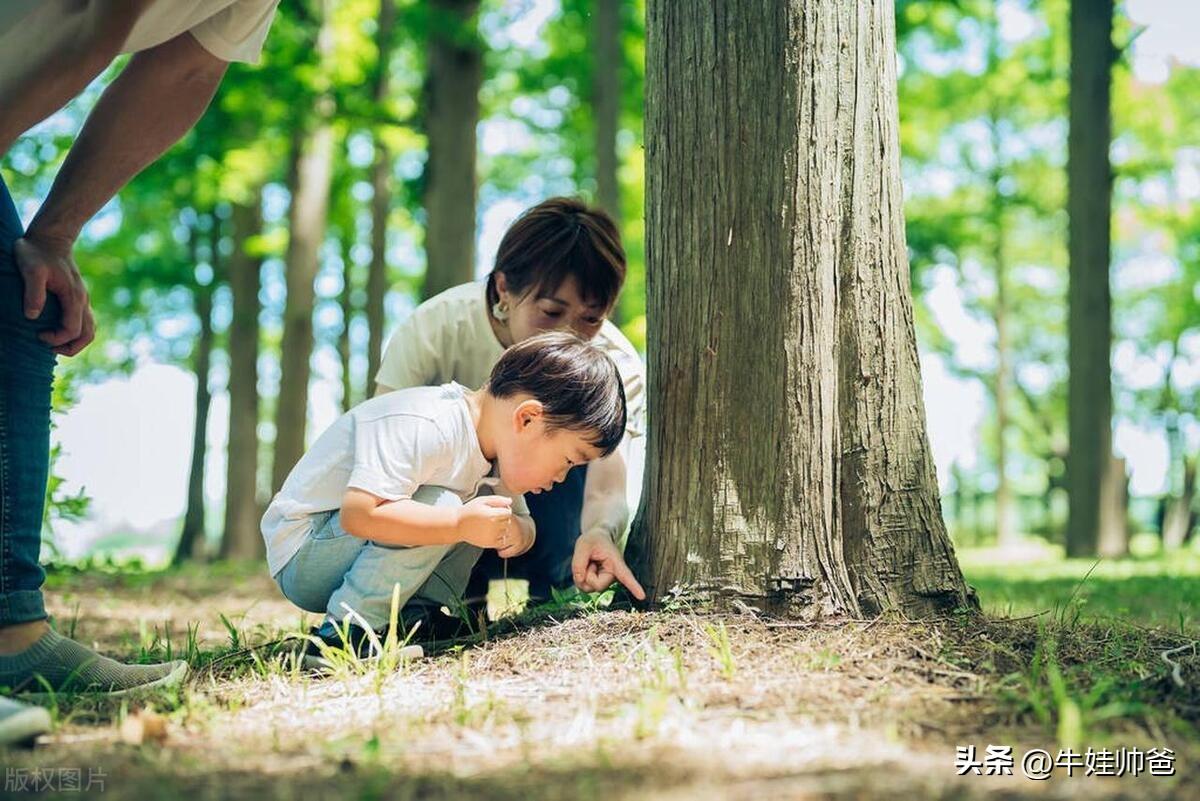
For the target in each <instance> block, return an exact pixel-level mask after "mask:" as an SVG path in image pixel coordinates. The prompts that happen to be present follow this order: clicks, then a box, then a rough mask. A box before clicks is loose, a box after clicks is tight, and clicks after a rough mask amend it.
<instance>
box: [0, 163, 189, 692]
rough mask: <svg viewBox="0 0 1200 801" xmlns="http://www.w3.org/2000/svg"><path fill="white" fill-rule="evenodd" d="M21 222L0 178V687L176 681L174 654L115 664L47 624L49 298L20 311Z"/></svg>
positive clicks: (178, 670) (101, 687) (53, 314)
mask: <svg viewBox="0 0 1200 801" xmlns="http://www.w3.org/2000/svg"><path fill="white" fill-rule="evenodd" d="M20 236H21V223H20V220H19V218H18V217H17V212H16V208H15V207H14V205H13V202H12V198H11V197H10V196H9V194H8V188H7V187H6V186H5V185H4V181H3V179H2V178H0V688H8V689H9V690H10V691H26V690H29V691H37V690H42V689H45V686H46V685H50V687H51V688H53V689H56V690H57V689H71V688H74V689H88V690H96V691H103V692H122V691H125V690H129V689H133V688H135V687H145V686H148V685H153V686H164V685H170V684H176V683H178V682H179V681H182V680H183V677H184V676H185V675H186V673H187V665H186V663H184V662H171V663H168V664H160V665H123V664H121V663H119V662H116V661H115V660H112V659H109V658H108V657H104V656H101V655H100V654H97V653H96V652H95V651H92V650H91V649H90V648H87V647H86V646H84V645H81V644H79V643H77V642H75V641H74V640H70V639H67V638H66V637H62V636H60V635H59V634H58V633H57V632H55V631H54V630H53V629H52V628H50V626H49V625H48V623H47V615H46V608H45V604H44V600H43V597H42V591H41V587H42V582H43V580H44V579H45V571H43V570H42V568H41V566H40V565H39V563H38V556H39V553H40V551H41V544H42V514H43V511H44V509H45V501H46V479H47V474H48V471H49V463H50V390H51V385H52V383H53V380H54V364H55V356H54V353H53V352H52V351H51V350H50V348H49V347H48V346H47V345H45V343H43V342H42V341H41V340H40V339H38V336H37V335H38V333H40V332H42V331H49V330H53V329H55V328H56V327H57V326H58V320H59V314H60V311H61V309H60V307H59V305H58V302H57V300H56V299H55V298H54V297H53V296H49V297H47V299H46V305H45V308H44V309H43V310H42V314H41V315H40V316H39V317H38V318H37V319H36V320H27V319H25V312H24V305H23V302H22V299H23V295H24V283H23V282H22V280H21V276H20V274H19V273H18V271H17V267H16V263H15V262H14V260H13V250H12V247H13V242H15V241H16V240H17V239H18V238H19V237H20Z"/></svg>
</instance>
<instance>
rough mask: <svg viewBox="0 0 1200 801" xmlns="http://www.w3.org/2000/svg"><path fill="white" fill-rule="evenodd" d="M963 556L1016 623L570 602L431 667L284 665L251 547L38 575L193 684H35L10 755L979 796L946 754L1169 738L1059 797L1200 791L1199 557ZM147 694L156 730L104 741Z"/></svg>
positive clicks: (120, 781)
mask: <svg viewBox="0 0 1200 801" xmlns="http://www.w3.org/2000/svg"><path fill="white" fill-rule="evenodd" d="M960 555H961V557H962V562H963V565H964V569H965V572H966V573H967V576H968V579H969V580H970V581H971V583H972V584H974V585H975V586H976V587H977V588H978V589H979V592H980V597H981V600H982V602H983V605H984V607H985V609H987V610H989V611H990V612H991V613H993V615H994V616H995V615H998V616H1001V617H1007V618H1016V619H1010V620H1003V619H996V618H995V617H993V618H991V619H989V618H977V617H974V616H971V615H952V616H950V617H948V618H945V619H940V620H934V621H905V620H901V619H895V618H891V617H889V618H887V619H880V620H875V621H837V620H828V621H823V620H813V621H781V620H772V619H768V618H763V617H761V616H758V615H754V614H749V613H741V614H737V613H730V614H724V613H722V614H717V613H713V612H708V611H705V610H703V609H696V608H692V607H691V606H689V605H688V604H687V603H686V601H685V599H682V598H674V599H672V610H673V611H663V610H659V611H652V612H638V611H630V610H613V609H611V608H605V606H604V601H606V600H608V599H607V598H606V599H603V600H597V599H595V598H592V597H590V596H578V595H571V594H565V595H560V596H558V597H556V598H555V599H554V600H553V601H552V602H551V603H548V604H545V605H543V606H542V607H539V608H537V609H533V610H527V612H526V613H525V614H524V615H523V616H522V617H519V618H517V619H515V620H510V622H509V623H508V624H506V625H505V627H504V628H503V630H502V631H500V632H499V633H497V632H492V633H490V634H488V635H486V636H480V637H477V638H475V640H474V641H473V642H471V643H466V644H463V645H461V646H457V647H452V648H449V649H447V650H445V651H444V652H442V653H440V654H435V655H433V656H431V657H429V658H426V659H421V660H416V661H406V660H403V659H401V658H399V656H398V654H399V650H398V649H399V648H400V647H402V645H403V642H404V641H403V639H401V638H398V637H393V638H389V640H388V641H386V642H381V643H380V646H381V648H382V649H383V650H384V652H385V653H392V654H393V655H397V658H396V659H393V660H390V661H389V660H381V662H382V664H381V663H363V662H360V661H357V660H354V659H353V658H347V659H345V660H344V662H343V663H339V665H340V667H339V668H338V669H335V671H334V673H333V675H332V676H328V677H325V678H320V677H316V676H313V675H311V674H308V673H304V672H303V671H301V670H299V668H298V664H297V661H296V659H295V658H294V654H295V651H296V649H297V647H298V646H299V645H302V644H303V637H304V636H305V632H306V631H307V627H308V625H309V624H310V623H312V622H315V616H307V615H305V614H302V613H300V612H298V611H297V610H296V609H295V608H294V607H292V606H291V605H290V604H289V603H287V602H286V601H285V600H283V599H282V598H281V597H280V596H279V595H278V592H277V590H276V589H275V588H274V585H273V584H272V583H271V581H270V579H269V578H267V577H266V576H265V575H264V571H262V570H261V567H260V566H257V565H237V564H226V565H212V566H202V567H185V568H183V569H180V570H166V571H150V572H146V571H142V572H136V571H124V572H123V571H122V570H119V569H104V568H101V569H97V570H65V571H60V570H54V571H52V572H51V576H50V580H49V581H48V591H47V596H48V602H49V604H50V605H51V608H52V611H53V614H54V615H55V617H56V625H57V626H58V627H59V628H60V630H64V631H74V632H75V634H76V636H78V637H80V638H82V639H83V640H84V641H85V642H96V643H97V644H99V645H100V647H101V648H102V650H105V651H106V652H109V653H112V654H114V655H117V656H121V657H123V658H126V659H131V660H137V661H155V660H158V659H165V658H169V657H180V658H186V659H187V660H188V662H189V663H190V664H191V666H192V678H191V679H190V680H189V683H188V685H187V686H186V687H185V688H183V689H181V690H178V691H175V692H171V693H160V694H156V695H154V696H151V697H149V698H144V699H139V700H138V701H111V700H105V699H102V698H93V697H86V696H74V697H72V696H63V697H57V698H54V699H53V701H52V706H51V708H52V712H53V714H54V719H55V730H54V732H53V733H52V734H51V735H50V736H49V737H47V738H44V739H43V741H42V742H41V744H40V745H39V746H38V748H37V749H35V750H33V751H29V752H10V753H5V755H4V756H5V759H6V763H7V762H11V763H12V764H14V765H22V766H38V765H41V766H48V765H65V766H85V767H86V766H89V765H100V766H103V767H104V769H105V771H106V772H107V773H108V775H109V776H110V779H109V781H108V783H107V785H106V787H105V792H104V797H106V798H124V797H129V798H139V799H140V798H147V799H154V798H176V797H180V796H185V797H191V796H192V795H197V796H203V797H241V796H243V795H246V796H249V795H255V796H260V795H261V796H264V797H268V798H289V797H296V796H298V795H303V796H304V797H306V798H354V799H359V798H383V797H387V798H429V799H440V798H446V799H450V798H455V799H457V798H465V799H471V798H514V799H522V801H538V800H539V799H549V798H567V797H569V798H576V799H590V798H596V799H599V798H616V799H621V798H630V799H633V798H638V799H641V798H655V797H664V798H680V799H683V798H687V799H692V798H696V799H706V798H714V799H715V798H721V799H724V798H754V797H763V796H766V797H780V798H791V797H855V798H857V797H876V796H880V797H913V798H960V797H961V798H975V797H979V798H983V797H992V796H991V792H992V791H993V790H994V789H996V787H995V786H993V785H994V783H992V784H989V783H988V781H987V780H984V781H982V782H981V781H979V780H978V779H977V780H976V781H975V782H974V783H967V782H963V781H959V780H956V778H955V776H954V772H955V771H954V766H953V759H954V753H955V747H956V746H957V745H965V744H969V743H974V744H976V745H977V746H978V747H979V750H980V751H982V750H983V748H984V746H985V745H986V744H988V743H1006V744H1010V745H1013V746H1014V749H1015V750H1017V752H1018V753H1020V750H1019V749H1021V748H1030V747H1035V746H1036V747H1042V748H1047V749H1049V750H1053V749H1055V748H1059V747H1067V746H1074V747H1085V746H1096V747H1101V746H1105V745H1107V746H1110V747H1119V746H1132V745H1138V746H1141V747H1143V748H1145V747H1151V746H1160V745H1169V746H1171V747H1173V748H1175V749H1176V751H1177V753H1178V754H1179V765H1180V767H1181V771H1180V774H1179V775H1178V776H1176V777H1174V778H1170V777H1166V778H1160V777H1154V779H1153V781H1149V780H1147V779H1146V778H1145V777H1143V778H1142V779H1141V780H1137V781H1131V780H1128V779H1121V780H1115V779H1105V780H1104V781H1103V782H1101V783H1099V784H1097V783H1096V782H1095V781H1091V780H1083V779H1072V780H1070V781H1069V782H1068V781H1064V782H1058V783H1057V784H1056V787H1055V794H1056V795H1055V797H1064V798H1065V797H1074V796H1085V795H1086V796H1087V797H1089V798H1091V797H1106V796H1107V797H1118V796H1121V795H1122V794H1123V795H1124V796H1125V797H1138V798H1151V799H1156V798H1169V797H1181V798H1182V797H1197V796H1198V795H1200V777H1198V776H1197V775H1196V772H1195V771H1194V769H1192V768H1190V766H1191V765H1195V764H1197V762H1198V760H1200V734H1198V732H1197V727H1198V726H1200V690H1198V689H1197V688H1198V687H1200V655H1197V653H1196V646H1195V643H1196V632H1195V628H1194V626H1195V621H1196V609H1195V601H1193V600H1191V599H1192V598H1197V597H1200V594H1192V595H1190V596H1189V595H1188V593H1187V592H1181V591H1180V589H1179V587H1178V583H1180V582H1182V583H1185V584H1186V583H1188V582H1195V581H1197V580H1198V579H1200V564H1197V561H1198V560H1196V559H1195V558H1194V555H1191V554H1188V555H1184V557H1183V558H1182V559H1180V558H1172V559H1164V558H1162V557H1157V556H1156V557H1142V558H1138V559H1134V560H1128V561H1126V562H1116V563H1106V562H1101V563H1100V564H1093V563H1092V562H1084V561H1079V562H1071V561H1068V562H1058V563H1055V562H1053V561H1051V560H1049V559H1035V560H1033V561H1029V562H1025V563H1020V564H1009V565H1007V566H1004V565H1001V564H999V563H998V562H997V561H996V558H995V554H987V553H983V552H969V551H968V552H962V553H961V554H960ZM1089 570H1090V573H1089ZM1124 582H1133V583H1134V584H1135V585H1136V587H1130V586H1129V585H1128V584H1125V583H1124ZM519 590H520V588H517V590H516V591H512V590H511V589H510V590H509V591H505V592H502V593H501V595H499V596H497V598H495V599H494V600H495V601H496V602H497V603H496V608H498V609H510V608H511V602H512V600H513V597H516V596H519V595H520V591H519ZM1164 655H1167V658H1166V659H1164ZM335 658H336V657H335ZM1173 665H1174V666H1177V667H1178V675H1179V679H1180V681H1179V682H1176V680H1175V678H1174V669H1173ZM147 706H150V707H152V708H153V710H154V712H155V713H156V714H158V715H161V716H162V717H164V718H165V719H166V721H167V725H168V732H169V736H168V737H167V739H166V741H165V742H164V743H162V744H161V745H160V744H155V743H144V744H140V745H137V744H131V743H128V742H124V741H122V737H121V723H122V721H124V720H125V719H126V718H127V717H129V716H130V715H135V714H143V710H144V709H145V708H146V707H147ZM85 775H86V771H85ZM218 777H219V778H218ZM1021 782H1023V783H1021ZM1034 784H1037V783H1031V782H1028V781H1024V780H1020V781H1018V782H1017V783H1015V784H1010V785H1008V789H1009V791H1011V792H1014V793H1017V794H1018V795H1019V794H1021V793H1024V792H1026V791H1029V790H1031V789H1039V788H1038V787H1031V785H1034ZM1045 789H1047V790H1049V789H1050V788H1049V787H1047V788H1045ZM1114 794H1115V795H1114ZM1006 797H1008V796H1006ZM1013 797H1016V796H1013Z"/></svg>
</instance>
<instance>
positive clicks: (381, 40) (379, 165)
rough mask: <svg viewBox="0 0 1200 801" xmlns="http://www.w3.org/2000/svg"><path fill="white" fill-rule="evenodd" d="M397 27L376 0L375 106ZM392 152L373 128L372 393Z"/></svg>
mask: <svg viewBox="0 0 1200 801" xmlns="http://www.w3.org/2000/svg"><path fill="white" fill-rule="evenodd" d="M395 28H396V3H395V0H379V22H378V25H377V27H376V29H375V50H376V53H377V61H376V64H375V76H374V80H375V85H374V87H373V91H372V96H373V97H374V99H375V103H376V105H377V106H379V107H382V106H383V105H384V103H386V102H387V98H388V91H389V86H390V83H389V80H388V67H389V64H390V63H391V55H392V46H393V40H394V38H395V37H394V35H393V34H394V32H395ZM391 177H392V154H391V152H390V151H389V150H388V146H387V142H386V141H384V138H383V137H382V136H380V135H379V134H378V131H376V135H375V161H374V162H373V163H372V164H371V187H372V188H373V189H374V194H373V195H372V197H371V265H370V267H369V268H368V270H367V332H368V334H367V388H366V395H367V396H368V397H369V396H371V395H373V394H374V386H375V374H376V373H378V372H379V361H380V359H381V358H382V356H383V337H384V333H385V332H384V325H385V323H386V321H385V319H384V314H383V301H384V296H385V295H386V294H387V222H388V213H389V212H390V211H391V208H392V185H391Z"/></svg>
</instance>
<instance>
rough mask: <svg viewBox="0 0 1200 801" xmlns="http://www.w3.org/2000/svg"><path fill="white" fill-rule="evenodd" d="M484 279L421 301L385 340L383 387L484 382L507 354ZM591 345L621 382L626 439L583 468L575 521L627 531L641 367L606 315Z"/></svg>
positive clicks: (642, 420) (640, 441)
mask: <svg viewBox="0 0 1200 801" xmlns="http://www.w3.org/2000/svg"><path fill="white" fill-rule="evenodd" d="M488 315H489V312H488V308H487V281H486V279H485V280H480V281H472V282H470V283H466V284H460V285H459V286H456V287H451V288H450V289H447V290H446V291H445V292H442V293H441V294H439V295H436V296H434V297H432V298H430V299H429V300H427V301H425V302H424V303H422V304H421V305H420V306H418V307H417V308H416V309H415V310H414V311H413V313H412V314H411V315H409V316H408V318H407V319H405V320H404V322H402V323H401V324H400V325H399V327H397V329H396V331H395V332H394V333H393V334H392V335H391V337H390V338H389V339H388V342H387V345H386V347H385V348H384V352H383V359H382V361H381V363H380V365H379V373H378V375H377V376H376V377H375V380H376V382H377V383H378V384H379V385H380V386H381V387H386V388H388V389H404V388H405V387H416V386H422V385H426V384H441V383H444V382H447V381H457V382H459V383H460V384H465V385H467V386H469V387H472V388H476V389H477V388H479V387H482V386H483V385H484V384H486V383H487V380H488V377H489V376H490V375H491V372H492V367H493V366H494V365H495V364H496V362H497V361H498V360H499V359H500V356H501V355H502V354H503V353H504V346H503V345H501V344H500V342H499V341H498V340H497V339H496V334H495V332H494V331H492V326H491V323H490V322H489V321H488ZM592 344H594V345H596V346H597V347H599V348H600V349H601V350H603V351H604V352H605V353H607V354H608V355H609V356H610V357H611V358H612V360H613V362H614V363H615V364H616V366H617V372H618V373H620V375H621V382H622V384H624V387H625V405H626V418H625V419H626V424H625V438H624V440H623V441H622V443H621V446H620V448H619V453H618V454H613V455H612V456H609V457H606V458H605V459H601V460H599V461H597V462H595V463H593V464H592V465H591V466H589V468H588V472H587V479H586V481H585V484H584V501H583V509H582V517H581V520H580V523H581V525H582V528H583V531H585V532H587V531H590V530H592V529H593V528H603V529H605V530H607V531H609V532H610V533H611V535H612V536H613V538H614V539H616V540H618V541H619V540H620V539H621V538H622V537H624V536H625V533H626V530H627V528H628V525H629V522H630V520H631V519H632V512H633V511H634V510H636V509H637V505H638V501H639V499H640V496H641V488H642V472H643V470H644V466H645V462H646V445H645V442H646V439H645V436H644V434H645V431H646V369H645V366H644V365H643V364H642V359H641V357H640V356H639V355H638V352H637V350H636V349H635V348H634V347H633V345H632V343H630V341H629V340H628V339H627V338H626V337H625V335H624V334H622V333H621V331H620V329H618V328H617V327H616V326H615V325H613V324H612V322H611V321H610V320H605V321H604V324H603V325H601V326H600V331H599V333H597V334H596V336H595V337H593V338H592Z"/></svg>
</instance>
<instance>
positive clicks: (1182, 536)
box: [1162, 457, 1200, 551]
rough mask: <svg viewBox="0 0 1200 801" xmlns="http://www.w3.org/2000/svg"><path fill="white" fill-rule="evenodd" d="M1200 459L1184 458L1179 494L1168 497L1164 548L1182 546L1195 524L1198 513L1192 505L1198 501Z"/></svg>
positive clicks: (1163, 527)
mask: <svg viewBox="0 0 1200 801" xmlns="http://www.w3.org/2000/svg"><path fill="white" fill-rule="evenodd" d="M1198 462H1200V459H1192V460H1190V461H1189V460H1188V459H1187V458H1186V457H1184V458H1183V485H1182V488H1181V489H1180V492H1179V494H1178V495H1174V496H1170V495H1169V496H1168V497H1167V508H1166V512H1165V514H1164V515H1163V523H1162V541H1163V550H1167V551H1174V550H1178V549H1179V548H1182V547H1183V545H1184V543H1186V542H1187V540H1188V534H1189V532H1190V531H1191V530H1192V527H1193V526H1194V525H1195V518H1196V514H1195V512H1193V511H1192V507H1193V506H1194V505H1195V503H1196V467H1197V463H1198Z"/></svg>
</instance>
